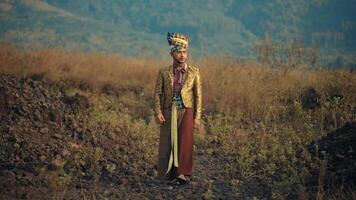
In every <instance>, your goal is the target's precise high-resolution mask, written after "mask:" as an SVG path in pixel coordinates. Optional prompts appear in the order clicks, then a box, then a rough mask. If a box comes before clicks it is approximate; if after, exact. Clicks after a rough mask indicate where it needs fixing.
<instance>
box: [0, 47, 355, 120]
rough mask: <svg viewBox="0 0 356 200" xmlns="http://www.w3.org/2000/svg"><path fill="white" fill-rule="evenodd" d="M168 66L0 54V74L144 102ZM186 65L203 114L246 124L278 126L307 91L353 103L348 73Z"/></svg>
mask: <svg viewBox="0 0 356 200" xmlns="http://www.w3.org/2000/svg"><path fill="white" fill-rule="evenodd" d="M167 57H168V54H167ZM169 64H171V61H170V60H169V58H168V59H167V60H158V59H154V58H152V59H147V58H146V59H138V58H130V57H125V56H122V55H119V54H102V53H83V52H76V51H68V50H65V49H40V50H33V51H30V52H21V51H20V50H19V49H16V48H15V47H13V46H10V45H7V46H5V45H3V46H2V47H1V48H0V72H1V73H11V74H15V75H18V76H30V75H33V74H42V75H44V76H45V77H46V78H48V79H51V80H55V81H63V80H72V81H76V82H84V83H86V84H88V85H89V86H90V87H91V88H93V89H101V88H102V87H104V86H107V85H110V86H111V87H113V88H131V89H134V90H136V91H137V90H138V91H141V92H143V93H142V96H143V97H145V98H147V99H150V97H151V96H152V94H153V87H154V83H155V79H156V75H157V72H158V70H159V69H160V68H162V67H164V66H167V65H169ZM190 64H192V65H195V66H198V67H199V68H200V71H201V76H202V81H203V104H204V112H205V113H212V114H217V113H224V115H233V116H235V117H236V116H238V117H239V118H241V119H244V120H249V121H266V122H267V121H271V120H279V119H280V117H281V115H284V114H285V112H287V111H286V103H287V102H293V101H299V100H300V96H301V94H302V93H303V91H304V90H305V88H314V89H315V90H316V91H317V92H318V93H320V94H322V95H324V97H325V98H326V97H327V96H331V95H333V94H334V93H338V94H340V95H342V96H343V97H346V99H347V100H348V101H354V100H355V99H356V97H355V96H356V95H355V94H356V76H355V72H352V71H349V70H347V69H339V70H329V69H319V70H311V69H292V68H288V67H285V68H277V69H274V68H270V67H264V66H261V65H260V64H259V63H257V62H255V61H241V60H237V59H234V58H231V57H204V58H199V59H197V60H194V61H192V62H190Z"/></svg>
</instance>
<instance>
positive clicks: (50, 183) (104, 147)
mask: <svg viewBox="0 0 356 200" xmlns="http://www.w3.org/2000/svg"><path fill="white" fill-rule="evenodd" d="M62 90H63V88H60V87H59V86H58V85H57V84H55V83H53V82H50V81H48V80H44V79H43V77H41V76H31V77H28V78H16V77H14V76H10V75H0V119H1V124H0V132H1V133H2V134H1V137H0V191H1V194H2V196H3V197H4V198H23V199H45V198H46V197H48V195H51V197H53V196H52V195H53V191H52V190H54V189H56V190H57V189H58V188H61V187H62V186H63V187H64V186H66V187H68V186H72V188H74V189H75V188H79V189H83V188H85V187H89V186H90V187H92V185H93V183H100V184H105V183H110V184H115V185H121V186H122V187H123V188H125V190H123V189H122V190H120V191H121V193H123V192H125V191H126V190H130V188H131V189H132V188H136V187H137V185H138V184H139V183H137V181H132V180H138V179H140V177H143V176H145V177H148V178H152V179H153V176H154V173H155V172H154V169H153V166H151V165H149V164H150V163H147V158H146V157H145V156H144V155H141V156H138V155H135V154H137V153H138V152H144V149H143V148H144V147H142V145H140V142H139V140H138V138H134V137H132V136H130V135H128V134H125V133H123V132H122V131H121V130H119V129H117V128H112V127H110V126H106V125H100V124H98V125H97V126H96V128H95V130H93V129H89V128H87V127H86V124H85V123H86V120H85V118H84V117H83V116H86V114H87V113H88V112H90V109H91V107H92V105H91V103H90V99H88V98H87V97H85V96H82V95H80V94H75V95H73V96H68V95H67V94H65V93H63V92H61V91H62ZM99 133H100V134H99ZM118 135H121V137H118ZM133 157H135V158H136V157H140V160H137V161H132V160H131V159H132V158H133ZM130 163H131V164H130ZM98 187H99V186H98ZM103 187H107V186H103ZM49 191H52V192H49ZM102 191H103V192H104V191H105V189H103V190H102ZM120 191H116V192H115V194H120ZM67 192H70V190H67ZM74 194H75V193H74ZM77 195H78V193H77ZM107 195H108V194H107ZM96 196H97V197H98V195H96ZM72 197H73V196H72ZM74 197H75V195H74Z"/></svg>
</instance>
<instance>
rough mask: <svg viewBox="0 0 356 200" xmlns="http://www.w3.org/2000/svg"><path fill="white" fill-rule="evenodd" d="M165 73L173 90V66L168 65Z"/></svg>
mask: <svg viewBox="0 0 356 200" xmlns="http://www.w3.org/2000/svg"><path fill="white" fill-rule="evenodd" d="M166 73H167V74H168V77H169V80H170V81H171V87H172V88H173V80H174V75H173V66H172V65H170V66H169V67H168V68H167V71H166Z"/></svg>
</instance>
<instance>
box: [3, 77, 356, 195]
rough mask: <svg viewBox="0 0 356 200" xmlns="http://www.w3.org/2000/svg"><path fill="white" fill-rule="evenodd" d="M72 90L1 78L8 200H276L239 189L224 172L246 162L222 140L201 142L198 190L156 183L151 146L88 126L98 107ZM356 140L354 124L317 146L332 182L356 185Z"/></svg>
mask: <svg viewBox="0 0 356 200" xmlns="http://www.w3.org/2000/svg"><path fill="white" fill-rule="evenodd" d="M68 87H69V86H68V84H66V83H54V82H51V81H48V80H44V79H43V77H42V76H41V75H35V76H31V77H26V78H16V77H14V76H10V75H0V118H1V124H0V133H1V137H0V170H1V171H0V191H1V192H0V195H1V199H250V198H251V197H252V196H253V195H252V194H258V196H266V198H265V199H267V198H268V195H264V192H265V191H264V190H263V189H261V187H258V186H257V187H256V188H258V189H259V191H252V190H254V189H256V188H254V187H253V186H251V187H245V188H238V187H236V185H239V181H240V180H239V177H238V175H236V174H235V175H234V176H231V174H229V173H227V172H226V170H222V168H223V166H224V163H226V162H233V161H234V159H238V157H237V155H233V154H232V155H230V156H229V157H224V155H227V154H226V153H224V152H220V151H219V150H218V149H219V148H218V146H219V144H218V143H217V142H216V141H214V140H212V141H208V142H202V143H197V144H196V146H195V176H194V179H193V181H192V182H191V184H188V185H184V186H179V185H175V184H173V183H171V182H168V181H160V180H156V179H155V175H156V170H155V166H154V164H153V163H154V162H153V161H152V158H153V157H154V156H155V155H147V149H146V148H147V146H145V141H142V139H140V137H137V135H131V134H128V133H126V132H125V128H124V127H120V126H119V127H115V126H107V125H105V124H98V125H97V126H95V128H88V126H86V123H88V122H87V121H86V119H85V118H83V116H86V114H87V112H89V111H88V110H90V108H91V107H92V106H93V105H92V104H91V101H90V99H88V98H87V97H86V96H83V95H80V94H78V93H76V94H74V95H67V94H66V92H65V91H66V90H67V89H68ZM355 139H356V124H355V122H353V123H349V124H346V125H345V126H344V127H343V128H341V129H338V130H336V131H334V132H332V133H330V134H328V135H327V136H326V137H325V138H322V139H321V140H320V141H317V142H315V143H313V144H311V145H310V149H311V151H314V152H313V154H315V155H318V156H324V157H325V156H326V159H327V161H328V162H327V169H326V173H327V174H329V175H330V176H328V177H330V179H332V180H330V181H328V182H332V181H337V182H338V183H347V184H349V185H352V184H354V183H355V174H356V171H355V169H356V162H355V161H356V158H355V146H356V140H355ZM316 144H317V145H318V147H319V148H318V149H317V150H316V151H315V150H314V149H316V148H315V146H316ZM323 159H324V158H323ZM236 170H237V169H235V170H234V169H232V170H230V172H231V171H236ZM256 184H257V183H256Z"/></svg>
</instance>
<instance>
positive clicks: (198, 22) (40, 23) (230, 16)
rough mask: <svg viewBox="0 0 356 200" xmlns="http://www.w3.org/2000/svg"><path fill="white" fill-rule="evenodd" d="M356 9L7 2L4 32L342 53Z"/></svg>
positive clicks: (200, 48)
mask: <svg viewBox="0 0 356 200" xmlns="http://www.w3.org/2000/svg"><path fill="white" fill-rule="evenodd" d="M355 9H356V1H350V0H339V1H332V0H299V1H294V0H283V1H281V0H270V1H265V0H254V1H249V0H235V1H234V0H221V1H214V0H191V1H188V0H185V1H164V0H118V1H114V0H76V1H70V0H45V1H38V0H5V1H3V2H2V3H0V11H1V13H0V25H1V28H0V38H1V41H6V42H12V43H15V44H17V45H18V46H21V47H23V48H36V47H49V48H52V47H65V48H78V49H81V50H86V51H102V52H114V53H122V54H125V55H130V56H153V55H154V56H159V57H163V56H167V52H168V44H167V41H166V33H167V32H168V31H170V32H175V31H176V32H182V33H186V34H188V35H189V36H190V41H191V42H190V44H191V51H192V54H193V55H196V56H200V55H211V54H218V55H226V54H227V55H232V56H237V57H253V56H254V55H255V54H256V53H255V44H256V42H257V41H258V40H260V39H261V38H264V37H266V36H268V37H270V38H272V39H273V40H274V41H282V42H286V41H288V40H297V41H299V42H300V43H302V44H303V45H305V46H309V47H310V46H312V45H317V46H319V48H321V49H324V50H325V51H332V52H337V53H338V54H340V55H341V54H344V53H350V52H351V53H354V52H355V50H356V38H355V35H356V15H354V14H353V13H354V10H355Z"/></svg>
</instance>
